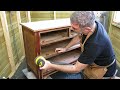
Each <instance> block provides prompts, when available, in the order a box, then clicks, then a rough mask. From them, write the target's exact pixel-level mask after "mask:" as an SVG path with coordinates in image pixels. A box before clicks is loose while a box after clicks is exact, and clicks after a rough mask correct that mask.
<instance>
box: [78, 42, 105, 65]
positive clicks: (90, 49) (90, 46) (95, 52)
mask: <svg viewBox="0 0 120 90" xmlns="http://www.w3.org/2000/svg"><path fill="white" fill-rule="evenodd" d="M102 48H103V47H102V46H100V45H98V44H94V43H86V45H85V46H84V51H83V52H82V53H81V55H80V57H79V58H78V61H79V62H80V63H83V64H92V63H93V62H94V61H95V59H96V57H98V56H99V55H100V54H101V52H102V50H103V49H102Z"/></svg>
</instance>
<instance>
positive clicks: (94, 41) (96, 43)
mask: <svg viewBox="0 0 120 90" xmlns="http://www.w3.org/2000/svg"><path fill="white" fill-rule="evenodd" d="M70 21H71V29H73V31H75V32H77V33H78V35H77V36H76V37H74V38H73V39H72V41H71V42H70V43H69V44H68V45H67V46H66V47H65V48H56V50H55V51H56V52H58V53H61V52H65V51H66V50H67V49H68V48H70V47H71V46H73V45H75V44H77V43H78V42H80V41H82V44H83V43H84V41H85V39H86V37H87V36H88V34H90V33H91V35H90V36H89V37H88V39H86V42H85V43H84V47H83V52H82V53H81V54H80V57H79V58H78V60H77V62H76V63H75V64H74V65H58V64H53V63H50V62H49V61H45V65H44V66H43V67H41V68H40V69H46V70H48V69H55V70H57V71H61V72H65V73H69V75H72V74H70V73H74V74H78V73H80V72H81V71H82V70H84V69H85V68H86V67H87V66H88V65H90V64H92V63H95V64H97V65H99V66H107V65H110V66H109V67H107V69H108V70H107V72H106V73H105V75H104V77H108V78H111V77H113V76H114V74H115V71H116V61H115V54H114V51H113V48H112V44H111V41H110V39H109V36H108V35H107V32H106V30H105V29H104V27H103V25H102V24H101V23H100V22H98V21H96V20H95V15H94V13H93V12H92V11H75V12H74V13H73V14H72V15H71V17H70ZM81 36H82V38H80V37H81ZM70 79H72V78H70Z"/></svg>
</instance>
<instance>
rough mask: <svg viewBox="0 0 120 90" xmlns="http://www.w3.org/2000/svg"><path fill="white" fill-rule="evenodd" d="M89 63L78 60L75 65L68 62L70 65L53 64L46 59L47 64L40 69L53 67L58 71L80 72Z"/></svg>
mask: <svg viewBox="0 0 120 90" xmlns="http://www.w3.org/2000/svg"><path fill="white" fill-rule="evenodd" d="M87 65H88V64H82V63H80V62H79V61H77V62H76V63H75V64H74V65H72V64H68V65H59V64H53V63H50V62H49V61H45V65H44V66H43V67H41V68H40V69H46V70H49V69H53V70H57V71H62V72H66V73H78V72H80V71H81V70H83V69H84V68H85V67H86V66H87Z"/></svg>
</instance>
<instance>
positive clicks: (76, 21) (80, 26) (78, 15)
mask: <svg viewBox="0 0 120 90" xmlns="http://www.w3.org/2000/svg"><path fill="white" fill-rule="evenodd" d="M70 21H71V27H72V29H73V30H74V31H75V32H77V33H83V34H85V35H87V34H88V33H89V32H91V31H92V30H93V28H94V26H95V15H94V12H93V11H75V12H74V13H73V14H72V15H71V17H70Z"/></svg>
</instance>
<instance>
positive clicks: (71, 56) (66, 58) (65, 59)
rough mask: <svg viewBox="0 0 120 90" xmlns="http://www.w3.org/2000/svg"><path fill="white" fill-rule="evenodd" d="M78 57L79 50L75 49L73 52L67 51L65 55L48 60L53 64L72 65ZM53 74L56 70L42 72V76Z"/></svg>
mask: <svg viewBox="0 0 120 90" xmlns="http://www.w3.org/2000/svg"><path fill="white" fill-rule="evenodd" d="M79 56H80V50H79V49H75V50H72V51H69V52H67V53H64V54H61V55H58V56H55V57H52V58H50V59H48V60H49V61H52V62H55V63H66V64H72V63H74V62H76V61H77V60H78V58H79ZM55 72H57V71H56V70H48V71H43V74H44V76H46V75H51V74H53V73H55Z"/></svg>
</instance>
